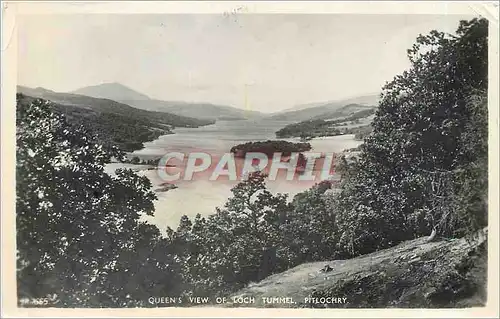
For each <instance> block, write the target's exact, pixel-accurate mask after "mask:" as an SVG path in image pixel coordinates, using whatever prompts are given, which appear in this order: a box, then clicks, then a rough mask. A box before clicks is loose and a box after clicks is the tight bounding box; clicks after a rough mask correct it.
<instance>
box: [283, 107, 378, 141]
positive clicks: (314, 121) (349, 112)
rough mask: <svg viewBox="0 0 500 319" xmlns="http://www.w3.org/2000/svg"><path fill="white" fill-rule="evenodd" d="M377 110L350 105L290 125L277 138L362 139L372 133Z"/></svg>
mask: <svg viewBox="0 0 500 319" xmlns="http://www.w3.org/2000/svg"><path fill="white" fill-rule="evenodd" d="M375 110H376V107H375V106H370V105H360V104H348V105H345V106H342V107H340V108H337V110H335V111H331V112H327V113H323V114H320V115H317V116H314V117H312V118H310V119H308V120H305V121H301V122H298V123H293V124H289V125H287V126H285V127H283V128H282V129H280V130H278V131H277V132H276V136H277V137H279V138H288V137H302V138H305V139H308V138H313V137H320V136H335V135H342V134H356V135H357V138H362V137H363V136H364V135H366V134H367V133H369V132H370V131H371V126H370V123H371V121H372V120H373V118H374V116H375V115H374V114H375Z"/></svg>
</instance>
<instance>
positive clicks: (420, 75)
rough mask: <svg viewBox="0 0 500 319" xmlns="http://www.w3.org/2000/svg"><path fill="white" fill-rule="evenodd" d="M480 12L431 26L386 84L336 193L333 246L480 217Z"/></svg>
mask: <svg viewBox="0 0 500 319" xmlns="http://www.w3.org/2000/svg"><path fill="white" fill-rule="evenodd" d="M487 34H488V23H487V21H486V20H484V19H481V20H477V19H475V20H472V21H470V22H466V21H462V22H461V23H460V26H459V28H458V30H457V36H446V35H445V34H443V33H439V32H436V31H433V32H431V34H430V35H428V36H420V37H419V38H418V39H417V43H416V44H415V45H414V46H413V48H412V49H411V50H409V51H408V56H409V59H410V61H411V63H412V68H411V69H410V70H408V71H405V72H404V73H403V74H402V75H399V76H396V77H395V78H394V80H393V81H392V82H389V83H388V84H387V85H386V86H385V87H384V91H383V94H382V100H381V102H380V105H379V109H378V111H377V113H376V117H375V119H374V121H373V123H372V125H373V132H372V133H371V134H370V135H369V136H368V137H367V138H366V139H365V143H364V144H363V146H362V153H361V158H360V160H359V162H358V163H357V164H356V167H355V168H354V169H352V171H355V172H356V173H355V174H351V176H350V178H349V179H348V180H345V182H344V185H343V189H342V192H341V193H340V196H339V197H338V199H337V203H336V210H337V211H338V213H337V219H338V227H339V228H341V229H343V230H344V232H343V234H342V237H341V239H340V242H339V248H340V249H343V250H345V252H346V253H348V254H351V255H353V254H354V255H355V254H362V253H366V252H369V251H372V250H375V249H380V248H383V247H387V246H390V245H393V244H394V243H397V242H400V241H401V240H405V239H409V238H413V237H415V236H422V235H425V234H429V233H430V230H431V229H432V228H436V229H437V230H438V232H439V233H440V234H441V235H448V236H460V235H464V234H466V233H471V232H473V231H474V230H476V229H478V228H479V227H481V226H483V225H485V223H486V218H485V217H486V215H487V213H486V207H485V202H486V199H485V196H486V193H487V191H486V187H487V167H486V155H487V154H486V149H487V103H486V93H485V92H486V88H487V87H486V84H487Z"/></svg>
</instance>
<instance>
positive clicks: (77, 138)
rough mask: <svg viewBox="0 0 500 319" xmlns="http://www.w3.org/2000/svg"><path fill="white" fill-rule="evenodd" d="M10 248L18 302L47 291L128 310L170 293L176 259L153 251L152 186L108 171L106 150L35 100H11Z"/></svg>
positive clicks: (72, 302)
mask: <svg viewBox="0 0 500 319" xmlns="http://www.w3.org/2000/svg"><path fill="white" fill-rule="evenodd" d="M16 124H17V134H16V137H17V154H16V155H17V170H16V173H17V176H16V181H17V200H16V225H17V250H18V258H17V262H18V273H17V276H18V295H19V297H20V298H23V297H26V298H42V297H47V296H55V299H54V301H53V302H54V304H53V305H56V306H59V307H74V306H94V307H95V306H97V307H103V306H108V307H114V306H136V305H138V303H140V302H141V301H144V300H146V298H147V297H148V296H150V294H151V293H153V292H157V293H158V294H160V293H168V292H171V291H174V290H173V289H174V283H175V282H176V271H175V267H176V265H175V263H174V262H173V260H171V258H170V256H168V255H166V254H164V253H163V252H161V251H159V250H158V249H157V247H160V246H159V244H160V243H161V238H160V235H159V232H158V230H157V229H156V228H155V227H152V226H149V225H147V224H145V223H143V222H141V221H140V216H141V215H143V214H147V215H151V214H152V213H153V209H154V206H153V202H152V201H153V200H154V199H155V198H156V196H155V194H154V193H153V192H152V191H151V190H150V188H151V183H150V182H149V180H148V179H147V178H145V177H139V176H137V175H135V174H134V173H133V172H132V171H130V170H118V171H117V174H116V176H114V177H111V176H109V175H107V174H106V173H104V170H103V168H104V164H105V163H107V162H109V160H110V159H111V157H112V156H119V155H120V154H119V152H118V151H117V150H115V152H108V151H107V150H105V149H104V148H103V147H102V146H101V145H100V144H99V143H97V142H96V139H95V138H94V137H92V136H91V135H89V134H88V132H87V131H86V130H85V129H83V128H76V127H71V126H70V125H68V124H67V123H66V121H65V119H64V117H63V116H61V115H58V114H56V113H54V112H53V105H51V103H50V102H48V101H44V100H34V101H28V100H26V99H24V98H23V97H22V96H20V95H18V100H17V121H16Z"/></svg>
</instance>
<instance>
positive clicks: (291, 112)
mask: <svg viewBox="0 0 500 319" xmlns="http://www.w3.org/2000/svg"><path fill="white" fill-rule="evenodd" d="M378 101H379V95H378V94H372V95H365V96H360V97H354V98H350V99H345V100H337V101H329V102H322V103H321V102H318V103H309V104H304V105H298V106H295V107H293V108H291V109H288V110H285V111H282V112H279V113H275V114H271V115H270V116H269V118H270V119H273V120H283V121H304V120H309V119H318V118H326V116H328V114H332V113H334V112H337V111H339V110H340V109H342V108H343V107H345V106H347V105H358V106H359V107H363V106H364V107H373V106H375V105H377V104H378Z"/></svg>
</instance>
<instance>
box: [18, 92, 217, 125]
mask: <svg viewBox="0 0 500 319" xmlns="http://www.w3.org/2000/svg"><path fill="white" fill-rule="evenodd" d="M17 92H18V93H23V94H25V95H28V96H32V97H36V98H42V99H46V100H50V101H52V102H55V103H57V104H62V105H67V106H76V107H81V108H88V109H92V110H94V111H97V112H108V113H114V114H120V115H124V116H129V117H134V118H141V119H148V120H150V121H156V122H158V123H161V124H163V125H167V126H170V127H198V126H202V125H208V124H212V123H213V122H212V121H208V120H200V119H196V118H191V117H186V116H179V115H176V114H172V113H168V112H154V111H146V110H141V109H138V108H135V107H132V106H130V105H127V104H124V103H120V102H116V101H114V100H110V99H103V98H94V97H90V96H86V95H80V94H73V93H58V92H54V91H51V90H47V89H44V88H36V89H32V88H28V87H24V86H18V87H17Z"/></svg>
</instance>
